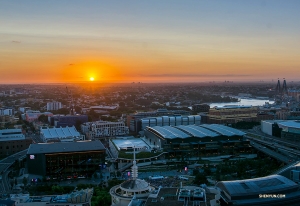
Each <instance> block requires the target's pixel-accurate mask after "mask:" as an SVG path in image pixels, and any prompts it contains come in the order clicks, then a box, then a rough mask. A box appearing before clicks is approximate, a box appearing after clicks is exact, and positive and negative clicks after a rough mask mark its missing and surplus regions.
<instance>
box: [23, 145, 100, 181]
mask: <svg viewBox="0 0 300 206" xmlns="http://www.w3.org/2000/svg"><path fill="white" fill-rule="evenodd" d="M105 151H106V150H105V147H104V146H103V144H102V143H101V142H100V141H81V142H56V143H47V144H45V143H43V144H31V145H30V147H29V148H28V152H27V155H26V158H27V167H28V173H29V174H35V175H40V176H42V177H43V176H45V177H49V178H54V179H77V178H87V177H91V175H92V174H93V173H94V172H95V171H96V170H99V169H100V167H99V165H102V164H104V163H105Z"/></svg>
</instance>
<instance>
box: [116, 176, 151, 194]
mask: <svg viewBox="0 0 300 206" xmlns="http://www.w3.org/2000/svg"><path fill="white" fill-rule="evenodd" d="M120 187H121V189H123V190H125V191H126V190H131V191H132V190H135V191H145V190H149V189H150V184H149V183H148V182H146V181H145V180H141V179H136V180H127V181H125V182H123V183H122V184H121V185H120Z"/></svg>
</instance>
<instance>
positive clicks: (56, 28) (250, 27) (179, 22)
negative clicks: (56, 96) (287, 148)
mask: <svg viewBox="0 0 300 206" xmlns="http://www.w3.org/2000/svg"><path fill="white" fill-rule="evenodd" d="M299 4H300V3H299V1H288V2H286V1H260V0H259V1H175V0H174V1H159V0H156V1H131V0H129V1H71V2H70V1H65V0H63V1H55V2H53V1H51V2H45V1H34V0H30V1H26V2H23V1H1V2H0V25H1V26H0V73H1V75H0V82H1V83H9V84H14V83H63V82H84V81H91V80H93V81H94V82H103V83H107V82H109V83H120V82H122V83H126V82H133V81H134V82H205V81H225V80H227V81H272V80H274V81H276V80H277V78H279V77H280V78H287V79H289V80H290V81H292V80H294V81H296V80H298V79H297V75H298V74H299V72H298V71H299V65H300V59H299V55H300V49H299V48H300V42H299V35H300V25H299V23H298V20H299V15H300V14H299ZM91 78H94V79H91Z"/></svg>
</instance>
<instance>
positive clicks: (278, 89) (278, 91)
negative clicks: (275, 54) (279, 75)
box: [276, 79, 281, 94]
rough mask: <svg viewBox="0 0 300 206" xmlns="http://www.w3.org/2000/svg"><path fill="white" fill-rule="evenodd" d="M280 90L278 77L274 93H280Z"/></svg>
mask: <svg viewBox="0 0 300 206" xmlns="http://www.w3.org/2000/svg"><path fill="white" fill-rule="evenodd" d="M280 92H281V86H280V80H279V79H278V81H277V85H276V94H280Z"/></svg>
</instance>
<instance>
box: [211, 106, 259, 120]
mask: <svg viewBox="0 0 300 206" xmlns="http://www.w3.org/2000/svg"><path fill="white" fill-rule="evenodd" d="M257 112H258V108H257V107H252V106H238V105H228V106H223V107H214V108H210V110H209V113H208V123H210V124H230V123H237V122H241V121H246V122H253V121H256V120H257Z"/></svg>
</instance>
